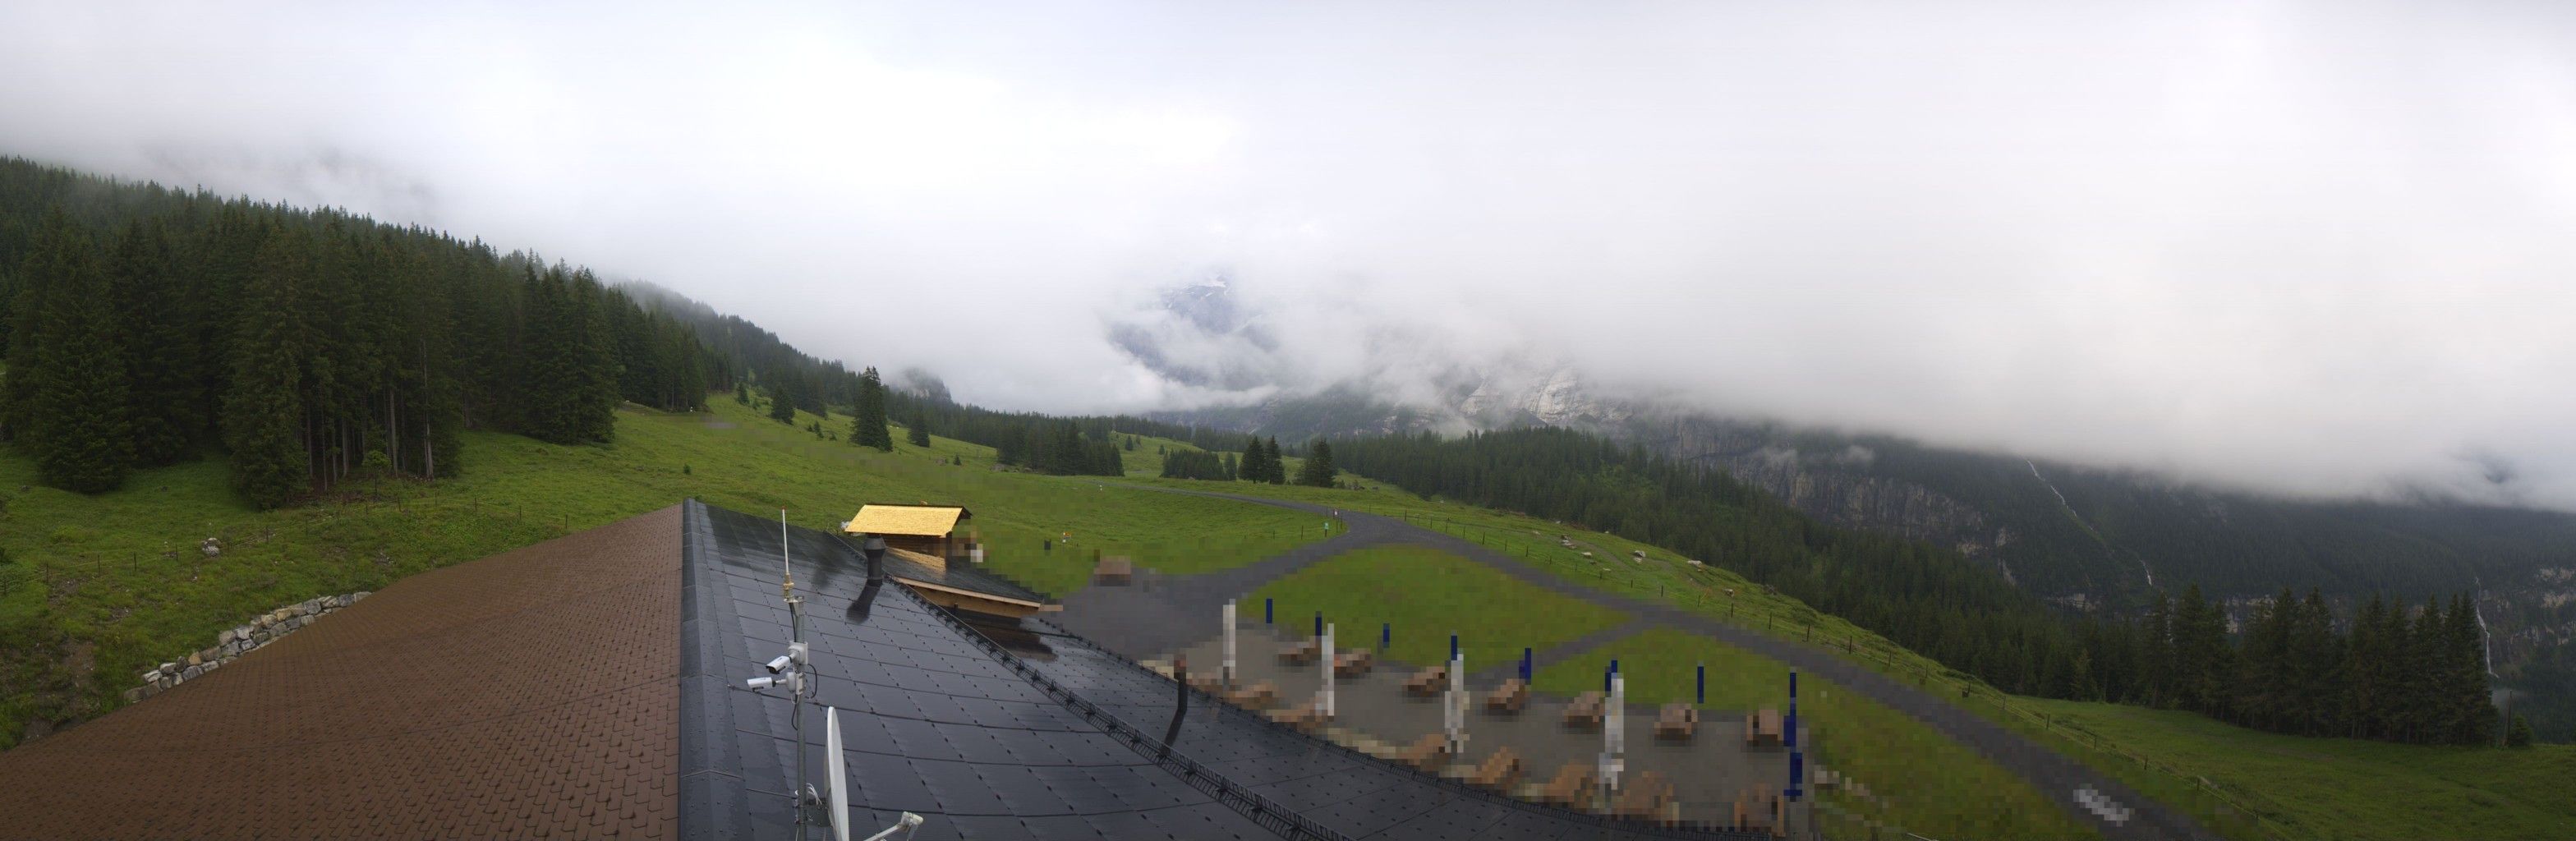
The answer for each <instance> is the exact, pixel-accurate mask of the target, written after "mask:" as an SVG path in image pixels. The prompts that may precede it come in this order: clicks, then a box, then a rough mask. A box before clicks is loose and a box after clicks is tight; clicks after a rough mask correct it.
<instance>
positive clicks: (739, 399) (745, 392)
mask: <svg viewBox="0 0 2576 841" xmlns="http://www.w3.org/2000/svg"><path fill="white" fill-rule="evenodd" d="M733 402H736V403H740V404H742V405H745V406H749V405H751V386H750V385H749V384H746V383H740V382H737V383H734V384H733Z"/></svg>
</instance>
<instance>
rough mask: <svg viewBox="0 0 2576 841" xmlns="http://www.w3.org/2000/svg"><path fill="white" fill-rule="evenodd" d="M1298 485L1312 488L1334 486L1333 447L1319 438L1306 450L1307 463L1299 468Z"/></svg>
mask: <svg viewBox="0 0 2576 841" xmlns="http://www.w3.org/2000/svg"><path fill="white" fill-rule="evenodd" d="M1297 484H1300V485H1305V486H1307V487H1310V488H1329V487H1332V486H1333V445H1332V444H1329V443H1326V442H1325V441H1324V439H1321V438H1317V439H1315V443H1314V445H1313V446H1310V447H1307V448H1306V463H1305V464H1303V465H1300V466H1298V468H1297Z"/></svg>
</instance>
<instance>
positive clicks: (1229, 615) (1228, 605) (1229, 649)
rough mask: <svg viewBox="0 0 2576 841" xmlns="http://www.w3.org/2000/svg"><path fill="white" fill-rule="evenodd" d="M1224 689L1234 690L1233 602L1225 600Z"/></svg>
mask: <svg viewBox="0 0 2576 841" xmlns="http://www.w3.org/2000/svg"><path fill="white" fill-rule="evenodd" d="M1224 677H1225V687H1226V688H1227V689H1232V688H1234V600H1233V599H1227V600H1225V675H1224Z"/></svg>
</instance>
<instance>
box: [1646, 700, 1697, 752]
mask: <svg viewBox="0 0 2576 841" xmlns="http://www.w3.org/2000/svg"><path fill="white" fill-rule="evenodd" d="M1698 734H1699V708H1698V707H1694V706H1691V705H1689V704H1685V703H1682V702H1680V701H1675V702H1672V703H1670V704H1665V705H1664V709H1663V713H1662V714H1660V715H1657V716H1656V717H1655V738H1658V739H1666V740H1670V741H1676V742H1687V741H1690V739H1691V737H1692V736H1695V735H1698Z"/></svg>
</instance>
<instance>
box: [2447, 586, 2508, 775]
mask: <svg viewBox="0 0 2576 841" xmlns="http://www.w3.org/2000/svg"><path fill="white" fill-rule="evenodd" d="M2447 618H2448V620H2449V621H2448V622H2447V623H2446V625H2445V629H2444V639H2443V646H2444V648H2445V649H2446V654H2447V656H2446V657H2445V658H2444V660H2445V662H2444V664H2443V665H2444V667H2445V668H2444V669H2443V674H2444V676H2445V677H2446V678H2447V681H2446V682H2445V684H2444V687H2443V689H2444V695H2446V696H2447V699H2448V700H2449V702H2450V722H2449V724H2450V728H2449V729H2450V733H2449V736H2450V738H2449V741H2450V742H2452V743H2454V744H2462V745H2484V744H2491V743H2493V742H2494V741H2495V737H2496V734H2495V726H2496V713H2495V701H2494V698H2493V696H2491V695H2489V694H2488V690H2487V668H2486V650H2485V644H2484V642H2485V641H2484V635H2482V634H2480V633H2479V631H2478V615H2477V603H2476V602H2474V601H2471V600H2470V598H2469V594H2467V593H2460V594H2458V595H2454V596H2452V597H2451V610H2450V614H2449V616H2448V617H2447Z"/></svg>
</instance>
